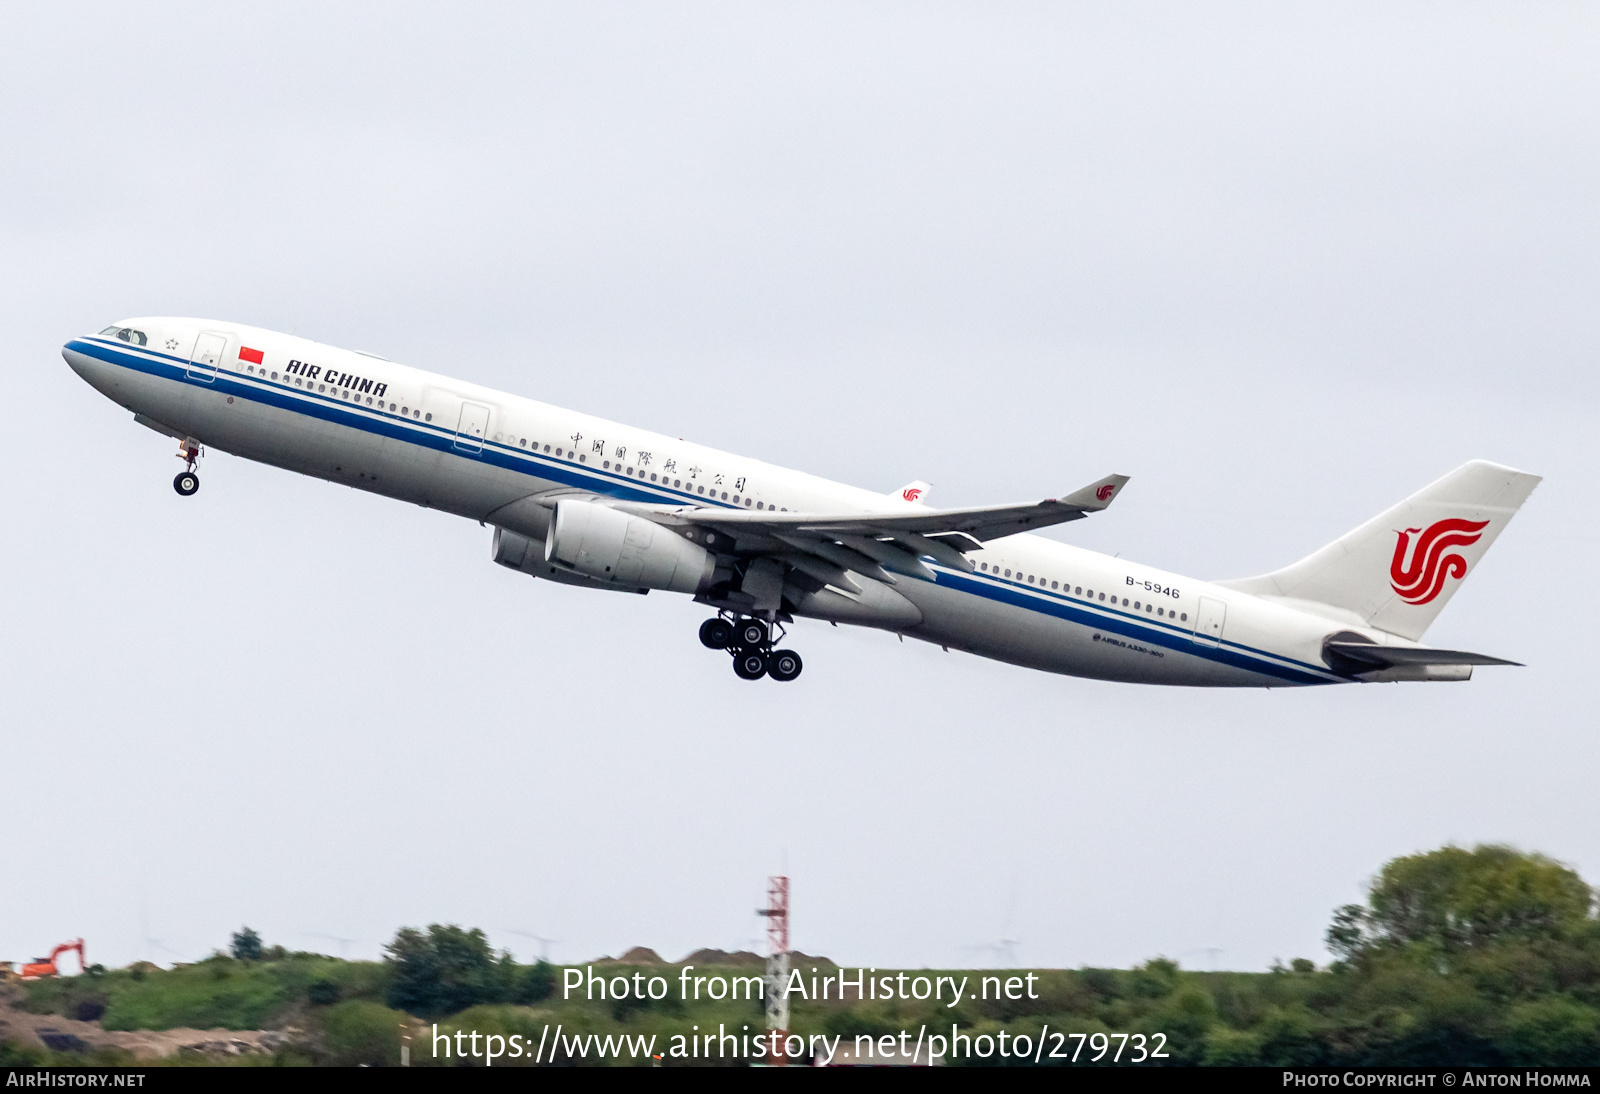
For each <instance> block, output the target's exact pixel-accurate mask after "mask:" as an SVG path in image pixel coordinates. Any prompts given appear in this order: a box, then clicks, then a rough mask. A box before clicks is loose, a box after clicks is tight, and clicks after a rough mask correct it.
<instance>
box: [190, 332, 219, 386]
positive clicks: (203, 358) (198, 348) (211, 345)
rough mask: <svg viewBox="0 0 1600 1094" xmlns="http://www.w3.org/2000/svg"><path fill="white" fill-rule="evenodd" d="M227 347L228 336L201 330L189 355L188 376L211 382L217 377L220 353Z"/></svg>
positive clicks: (192, 378)
mask: <svg viewBox="0 0 1600 1094" xmlns="http://www.w3.org/2000/svg"><path fill="white" fill-rule="evenodd" d="M227 348H228V336H227V335H226V334H218V333H216V332H215V331H203V332H201V334H200V337H199V338H196V339H195V342H194V352H193V353H192V354H190V355H189V370H188V371H189V378H190V379H191V380H202V381H204V382H205V383H208V384H209V383H212V382H213V381H215V380H216V378H217V366H218V365H220V364H222V354H223V352H224V351H225V350H227Z"/></svg>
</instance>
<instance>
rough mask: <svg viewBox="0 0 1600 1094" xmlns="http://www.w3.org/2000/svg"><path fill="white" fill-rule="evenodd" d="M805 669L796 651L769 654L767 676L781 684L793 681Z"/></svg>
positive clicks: (777, 651) (780, 651)
mask: <svg viewBox="0 0 1600 1094" xmlns="http://www.w3.org/2000/svg"><path fill="white" fill-rule="evenodd" d="M804 667H805V665H804V663H803V662H802V661H801V660H800V655H799V654H798V653H795V652H794V650H773V651H772V652H771V653H769V654H767V675H768V676H770V677H772V678H773V679H774V680H777V681H779V682H780V683H788V682H789V681H790V680H793V679H794V678H795V677H796V676H799V675H800V670H801V669H802V668H804Z"/></svg>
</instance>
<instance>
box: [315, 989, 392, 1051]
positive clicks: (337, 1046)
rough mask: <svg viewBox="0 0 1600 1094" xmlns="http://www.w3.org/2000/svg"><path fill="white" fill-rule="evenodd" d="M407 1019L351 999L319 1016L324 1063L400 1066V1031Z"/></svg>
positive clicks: (382, 1007) (367, 1002) (376, 1004)
mask: <svg viewBox="0 0 1600 1094" xmlns="http://www.w3.org/2000/svg"><path fill="white" fill-rule="evenodd" d="M406 1024H407V1018H406V1015H405V1014H404V1013H403V1012H401V1011H397V1010H390V1009H389V1008H388V1007H386V1006H383V1005H382V1004H381V1003H374V1002H371V1001H369V1000H364V999H352V1000H350V1001H348V1002H345V1003H338V1004H336V1005H334V1006H331V1007H328V1008H327V1009H326V1010H324V1011H322V1012H321V1014H320V1021H319V1026H320V1029H321V1034H322V1051H321V1053H320V1054H319V1057H320V1060H321V1062H323V1063H327V1064H332V1065H334V1066H337V1067H360V1066H370V1067H386V1066H387V1067H393V1066H398V1065H399V1063H400V1029H401V1027H402V1026H404V1025H406Z"/></svg>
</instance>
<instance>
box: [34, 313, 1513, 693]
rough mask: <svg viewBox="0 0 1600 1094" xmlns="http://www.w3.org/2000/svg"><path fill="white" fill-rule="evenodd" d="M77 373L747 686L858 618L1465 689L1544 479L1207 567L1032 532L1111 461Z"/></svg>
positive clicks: (337, 361) (156, 340)
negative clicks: (803, 461) (631, 615)
mask: <svg viewBox="0 0 1600 1094" xmlns="http://www.w3.org/2000/svg"><path fill="white" fill-rule="evenodd" d="M62 355H63V356H64V357H65V358H66V361H67V364H68V365H70V366H71V367H72V369H73V370H74V371H75V372H77V373H78V375H79V376H81V377H82V378H83V379H84V380H86V381H87V382H88V383H89V384H90V385H91V386H93V387H94V388H95V389H96V390H97V391H99V392H100V393H102V394H103V395H105V396H106V397H107V398H109V399H111V400H112V401H114V402H116V403H117V404H118V405H120V406H122V407H123V408H125V409H126V410H129V411H131V412H132V413H133V419H134V421H135V422H138V423H139V424H140V425H143V426H146V427H148V428H150V429H152V430H154V431H155V432H157V433H162V434H165V435H166V436H168V437H170V438H173V439H174V440H176V441H177V442H178V456H179V458H180V459H182V460H183V470H182V471H180V472H179V473H178V475H177V477H176V478H175V479H174V480H173V486H174V488H175V489H176V490H177V492H178V493H179V494H180V495H182V496H184V497H192V496H193V495H194V494H195V493H196V492H197V491H198V489H199V487H200V479H199V476H198V474H197V467H198V465H199V462H200V460H201V457H202V456H203V455H204V453H205V452H206V450H207V449H214V450H219V451H223V452H229V453H232V454H234V455H236V456H241V457H244V458H245V459H250V460H256V461H259V462H261V463H266V464H271V465H273V466H275V467H281V468H284V469H287V470H290V471H297V472H299V473H301V474H303V475H311V476H314V477H316V478H319V479H324V480H326V481H328V482H334V483H341V484H343V485H345V486H350V487H354V488H356V489H358V490H366V491H369V492H371V493H374V494H382V495H385V496H387V497H391V498H396V499H399V500H401V501H407V502H412V503H414V504H417V505H422V506H427V507H430V508H434V509H440V510H443V511H445V512H448V513H453V514H455V515H457V516H461V517H466V518H469V519H472V520H476V521H478V522H480V523H481V524H483V525H484V526H486V527H489V528H492V529H493V540H492V543H491V547H490V553H491V557H492V558H493V560H494V561H495V562H496V563H498V564H500V565H501V566H504V567H506V568H507V569H511V570H516V571H519V572H521V573H523V574H527V575H530V576H532V577H535V578H538V579H541V580H544V581H554V582H558V583H561V584H564V585H574V586H578V587H581V588H585V589H596V590H602V589H603V590H610V591H614V592H627V593H641V594H642V593H648V592H651V591H657V592H674V593H682V594H684V595H686V596H691V597H693V598H694V600H695V601H696V602H697V603H700V604H703V605H705V606H706V607H707V608H710V609H712V610H714V611H715V612H716V614H715V615H714V616H712V617H711V618H709V619H707V620H706V621H705V622H704V623H702V624H701V626H700V632H699V638H700V641H701V642H702V643H703V644H704V645H705V646H707V647H709V648H711V649H713V650H718V651H722V652H724V653H725V654H727V655H728V656H729V657H730V658H731V660H732V664H733V671H734V672H735V673H736V674H737V675H738V676H739V677H741V678H742V679H746V680H755V679H760V678H762V677H766V678H769V679H772V680H778V681H790V680H794V679H795V678H796V677H797V676H799V675H800V671H801V667H802V660H801V658H800V655H799V654H798V653H796V652H795V651H794V650H792V649H787V648H780V647H781V646H782V644H783V642H784V640H785V636H786V635H787V634H788V628H789V627H791V626H794V625H795V621H796V620H797V619H809V620H820V621H825V622H828V623H832V624H836V625H837V624H846V625H854V626H861V627H874V628H877V629H879V630H883V631H888V632H891V633H894V634H898V635H900V636H901V637H902V638H908V637H909V638H915V639H921V640H922V641H925V642H930V643H933V644H936V645H938V646H941V647H943V648H944V649H946V650H947V651H948V650H956V651H962V652H966V653H972V654H976V655H978V656H980V657H986V658H991V659H994V660H997V661H1003V662H1008V663H1010V664H1013V665H1020V666H1023V667H1026V668H1032V669H1041V670H1043V671H1046V672H1054V673H1063V674H1067V675H1072V676H1081V677H1089V678H1093V679H1100V680H1113V681H1122V682H1129V683H1143V684H1174V685H1188V686H1197V687H1285V686H1291V685H1307V684H1340V683H1364V682H1389V681H1459V680H1467V679H1469V678H1470V677H1471V676H1472V670H1473V667H1474V666H1476V665H1513V664H1516V662H1513V661H1507V660H1503V659H1500V658H1496V657H1489V656H1486V655H1483V654H1477V653H1471V652H1468V651H1464V650H1446V649H1433V648H1429V647H1427V646H1424V645H1422V644H1421V639H1422V635H1423V633H1424V632H1425V631H1426V630H1427V628H1428V626H1429V624H1431V623H1432V622H1433V620H1434V618H1435V617H1436V616H1437V615H1438V614H1439V612H1440V611H1441V610H1442V609H1443V608H1444V606H1445V604H1447V603H1448V602H1449V600H1450V598H1451V596H1453V595H1454V593H1455V591H1456V589H1457V587H1458V586H1459V585H1460V583H1461V581H1462V579H1463V578H1465V577H1466V575H1467V573H1468V571H1469V570H1471V568H1472V567H1474V566H1476V565H1477V563H1478V561H1479V559H1481V558H1482V557H1483V555H1484V552H1486V551H1487V550H1488V549H1489V546H1490V544H1492V543H1493V542H1494V541H1495V539H1496V538H1497V537H1498V536H1499V535H1500V533H1501V531H1503V530H1504V528H1505V526H1506V524H1507V523H1508V522H1509V521H1510V519H1511V517H1512V516H1513V515H1514V514H1515V513H1516V512H1517V510H1518V509H1519V508H1520V507H1521V506H1522V503H1523V502H1524V501H1525V500H1527V498H1528V496H1529V494H1531V493H1532V492H1533V489H1534V487H1535V486H1536V485H1537V484H1538V482H1539V477H1538V476H1536V475H1530V474H1527V473H1525V472H1522V471H1516V470H1513V469H1512V468H1509V467H1503V466H1500V465H1498V464H1494V463H1489V462H1487V461H1483V460H1474V461H1471V462H1469V463H1466V464H1463V465H1462V466H1460V467H1458V468H1456V469H1455V470H1454V471H1451V472H1450V473H1449V474H1447V475H1445V476H1444V477H1443V478H1441V479H1439V480H1438V481H1437V482H1434V483H1432V484H1431V485H1428V486H1425V487H1423V488H1422V489H1421V490H1419V491H1418V492H1417V493H1415V494H1413V495H1411V496H1410V497H1408V498H1406V499H1405V500H1403V501H1401V502H1399V503H1398V504H1396V505H1394V506H1392V507H1391V508H1389V509H1386V510H1385V511H1383V512H1382V513H1380V514H1378V515H1377V516H1375V517H1373V518H1372V519H1371V520H1369V521H1367V522H1366V523H1365V524H1362V525H1361V526H1360V527H1358V528H1356V529H1355V530H1353V531H1351V532H1348V533H1346V534H1345V535H1343V536H1340V537H1339V538H1338V539H1336V540H1334V541H1333V542H1332V543H1329V544H1328V545H1327V546H1325V547H1323V548H1321V549H1319V550H1316V551H1313V552H1312V553H1311V554H1309V555H1307V556H1306V557H1305V558H1303V559H1301V560H1300V561H1298V562H1296V563H1294V564H1292V565H1290V566H1287V567H1285V568H1283V569H1281V570H1276V571H1274V572H1272V573H1268V574H1263V575H1261V576H1258V577H1249V578H1240V579H1232V580H1223V581H1201V580H1197V579H1194V578H1188V577H1184V576H1182V575H1179V574H1175V573H1170V572H1167V571H1164V570H1161V569H1158V568H1156V567H1153V566H1146V565H1143V564H1141V563H1135V562H1132V561H1129V560H1126V559H1122V558H1113V557H1108V556H1106V555H1103V554H1098V553H1096V552H1093V551H1087V550H1084V549H1082V548H1079V547H1074V546H1071V545H1070V544H1066V543H1062V542H1058V541H1056V540H1053V539H1048V538H1044V537H1041V536H1037V535H1032V534H1030V533H1031V532H1033V531H1034V530H1036V529H1040V528H1045V527H1049V526H1051V525H1056V524H1062V523H1065V522H1067V521H1073V520H1079V519H1082V518H1084V517H1088V516H1091V515H1093V514H1096V513H1099V512H1102V511H1104V510H1105V509H1106V508H1107V507H1109V506H1110V505H1111V503H1112V502H1113V501H1114V500H1116V499H1117V498H1118V497H1120V496H1121V493H1122V490H1123V488H1124V487H1125V486H1126V485H1127V483H1128V478H1127V476H1125V475H1107V476H1105V477H1104V478H1101V479H1099V480H1097V481H1095V482H1091V483H1090V484H1088V485H1087V486H1085V487H1083V488H1082V489H1080V490H1076V491H1073V492H1071V493H1068V494H1066V495H1064V496H1062V497H1058V498H1045V499H1043V500H1039V501H1033V502H1024V503H1019V504H1008V505H991V506H981V507H977V508H964V509H938V508H934V507H932V506H930V505H929V504H928V491H929V487H928V484H926V483H923V482H913V483H910V484H908V485H906V486H904V487H902V488H901V489H899V490H895V491H892V492H890V493H887V494H884V493H878V492H876V491H873V490H868V489H862V488H859V487H854V486H846V485H842V484H840V483H836V482H830V481H828V480H826V479H822V478H819V477H817V476H814V475H808V474H805V473H804V472H800V471H791V470H789V469H787V468H783V467H777V466H774V465H772V464H768V463H762V462H760V461H759V460H754V459H750V458H748V457H745V456H737V455H734V454H732V453H728V452H721V451H718V450H716V449H713V448H707V447H705V446H703V445H698V444H693V443H691V442H688V441H683V440H680V439H677V438H674V437H668V436H663V435H661V434H659V433H652V432H649V431H648V430H644V429H637V428H634V427H632V426H626V425H621V424H619V423H617V422H611V421H606V420H603V419H600V418H596V417H593V416H591V415H587V414H582V413H579V412H577V411H572V410H563V409H561V408H560V407H555V406H551V405H549V404H547V403H541V402H537V401H535V400H533V399H527V398H523V397H520V396H516V395H508V394H506V393H504V392H500V391H495V390H492V389H490V388H486V387H481V386H478V385H476V384H472V383H468V382H465V381H462V380H456V379H452V378H451V377H448V376H442V375H439V374H436V373H432V372H425V371H422V370H421V369H416V368H410V367H407V366H405V365H401V364H397V363H395V362H393V361H390V360H387V359H385V358H382V357H378V356H376V355H373V354H368V353H361V352H355V351H350V350H343V349H336V348H334V347H332V346H328V345H324V344H321V343H318V342H314V341H310V340H308V339H305V338H299V337H295V336H293V335H289V334H279V333H274V332H272V331H267V330H261V329H259V328H256V327H249V326H240V325H238V324H234V323H222V322H216V321H213V320H208V319H183V318H146V319H128V320H124V321H122V322H119V323H116V324H114V325H112V326H109V327H106V328H105V329H104V330H102V331H100V333H99V334H95V335H85V336H83V337H79V338H74V339H72V340H71V341H69V342H67V343H66V345H65V346H64V347H63V349H62Z"/></svg>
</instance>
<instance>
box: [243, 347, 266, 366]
mask: <svg viewBox="0 0 1600 1094" xmlns="http://www.w3.org/2000/svg"><path fill="white" fill-rule="evenodd" d="M239 360H241V361H249V362H250V363H251V364H252V365H259V364H260V363H261V351H260V350H258V349H251V348H250V347H249V346H240V347H239Z"/></svg>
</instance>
